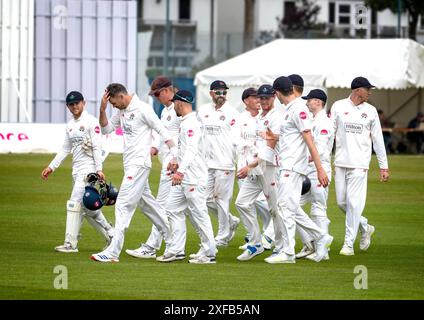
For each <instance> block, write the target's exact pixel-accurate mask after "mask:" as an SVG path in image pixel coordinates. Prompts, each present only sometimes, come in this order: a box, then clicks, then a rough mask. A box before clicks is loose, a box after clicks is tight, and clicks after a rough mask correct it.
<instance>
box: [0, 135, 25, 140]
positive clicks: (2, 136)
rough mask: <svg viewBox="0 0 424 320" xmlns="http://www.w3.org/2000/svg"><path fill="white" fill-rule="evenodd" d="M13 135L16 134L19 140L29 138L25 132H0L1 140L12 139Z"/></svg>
mask: <svg viewBox="0 0 424 320" xmlns="http://www.w3.org/2000/svg"><path fill="white" fill-rule="evenodd" d="M13 136H16V138H17V139H18V140H19V141H22V140H29V138H28V136H27V135H26V134H25V133H18V134H14V133H6V134H3V133H0V138H1V140H11V139H12V137H13Z"/></svg>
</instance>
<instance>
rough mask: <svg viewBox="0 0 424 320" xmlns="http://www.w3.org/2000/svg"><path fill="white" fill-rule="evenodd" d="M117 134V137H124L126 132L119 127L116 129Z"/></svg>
mask: <svg viewBox="0 0 424 320" xmlns="http://www.w3.org/2000/svg"><path fill="white" fill-rule="evenodd" d="M115 134H116V135H117V136H123V135H124V131H122V128H121V127H118V128H116V130H115Z"/></svg>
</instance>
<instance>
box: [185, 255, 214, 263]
mask: <svg viewBox="0 0 424 320" xmlns="http://www.w3.org/2000/svg"><path fill="white" fill-rule="evenodd" d="M188 262H189V263H194V264H213V263H216V259H215V257H208V256H204V255H201V256H198V257H197V258H194V259H190V260H188Z"/></svg>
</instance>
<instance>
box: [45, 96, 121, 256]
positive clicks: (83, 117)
mask: <svg viewBox="0 0 424 320" xmlns="http://www.w3.org/2000/svg"><path fill="white" fill-rule="evenodd" d="M66 105H67V107H68V109H69V111H70V112H71V113H72V116H73V117H72V119H71V120H69V122H68V124H67V125H66V135H65V141H64V143H63V146H62V149H61V150H60V151H59V152H58V153H57V155H56V157H55V158H54V159H53V161H52V162H51V163H50V164H49V166H48V167H47V168H45V169H44V170H43V172H42V173H41V177H42V178H43V179H44V180H47V179H48V177H49V175H50V174H51V173H52V172H53V171H54V170H56V169H57V168H58V167H59V166H60V164H61V163H62V162H63V160H65V158H66V157H67V156H68V154H70V153H72V178H73V188H72V194H71V198H70V199H69V200H68V201H67V203H66V210H67V215H66V231H65V243H64V244H63V245H61V246H57V247H56V248H55V250H56V251H59V252H67V253H68V252H78V247H77V245H78V235H79V232H80V229H81V225H82V221H83V218H84V217H85V218H86V219H87V220H88V222H89V223H90V224H91V225H92V226H93V227H94V228H95V229H96V230H97V231H98V232H99V233H100V234H101V235H102V236H103V237H104V239H105V240H106V243H107V244H109V243H110V241H111V239H112V236H113V228H112V226H111V225H110V224H109V222H107V221H106V218H105V217H104V215H103V213H102V212H101V211H100V210H95V211H91V210H88V209H87V208H85V207H84V206H83V204H82V198H83V195H84V191H85V185H86V184H85V178H86V176H87V175H88V174H89V173H93V172H96V173H97V174H98V175H99V177H100V178H101V179H102V180H104V179H105V176H104V174H103V171H102V160H103V159H102V148H101V133H100V126H99V122H98V120H97V119H96V118H95V117H93V116H92V115H90V114H89V113H88V112H87V111H85V110H84V107H85V101H84V97H83V95H82V94H81V93H80V92H78V91H72V92H70V93H69V94H68V95H67V96H66Z"/></svg>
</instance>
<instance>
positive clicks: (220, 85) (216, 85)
mask: <svg viewBox="0 0 424 320" xmlns="http://www.w3.org/2000/svg"><path fill="white" fill-rule="evenodd" d="M210 89H211V90H216V89H229V88H228V87H227V84H226V83H225V82H224V81H222V80H215V81H214V82H212V83H211V88H210Z"/></svg>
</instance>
